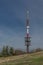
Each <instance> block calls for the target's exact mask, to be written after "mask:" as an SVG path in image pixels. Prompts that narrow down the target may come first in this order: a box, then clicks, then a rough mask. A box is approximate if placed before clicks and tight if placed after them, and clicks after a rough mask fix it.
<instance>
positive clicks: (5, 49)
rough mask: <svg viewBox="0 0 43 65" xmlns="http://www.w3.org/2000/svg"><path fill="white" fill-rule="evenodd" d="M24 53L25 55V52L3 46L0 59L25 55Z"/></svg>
mask: <svg viewBox="0 0 43 65" xmlns="http://www.w3.org/2000/svg"><path fill="white" fill-rule="evenodd" d="M24 53H25V52H24V51H22V50H18V49H16V50H15V49H14V48H13V47H9V46H3V48H2V50H1V52H0V57H7V56H13V55H19V54H24Z"/></svg>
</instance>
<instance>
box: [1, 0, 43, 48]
mask: <svg viewBox="0 0 43 65" xmlns="http://www.w3.org/2000/svg"><path fill="white" fill-rule="evenodd" d="M27 9H28V10H29V12H30V13H29V18H30V35H31V46H30V48H31V49H33V48H37V47H40V48H43V0H0V48H1V47H2V46H3V45H9V46H13V47H14V48H21V49H25V44H24V43H25V42H24V37H25V35H26V34H25V32H26V31H25V22H26V10H27Z"/></svg>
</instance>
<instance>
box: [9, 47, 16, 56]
mask: <svg viewBox="0 0 43 65" xmlns="http://www.w3.org/2000/svg"><path fill="white" fill-rule="evenodd" d="M9 53H10V55H14V54H15V52H14V48H13V47H10V49H9Z"/></svg>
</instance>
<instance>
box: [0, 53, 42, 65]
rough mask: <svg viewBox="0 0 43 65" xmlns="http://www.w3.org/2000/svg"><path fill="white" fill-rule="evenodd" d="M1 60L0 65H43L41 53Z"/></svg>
mask: <svg viewBox="0 0 43 65" xmlns="http://www.w3.org/2000/svg"><path fill="white" fill-rule="evenodd" d="M3 59H4V63H0V65H43V52H38V53H33V54H25V55H20V56H13V57H9V58H3ZM8 59H9V60H8Z"/></svg>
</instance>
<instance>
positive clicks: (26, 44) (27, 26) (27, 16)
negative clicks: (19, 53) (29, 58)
mask: <svg viewBox="0 0 43 65" xmlns="http://www.w3.org/2000/svg"><path fill="white" fill-rule="evenodd" d="M29 29H30V25H29V11H27V13H26V36H25V46H26V51H27V53H29V46H30V42H31V40H30V38H31V37H30V33H29Z"/></svg>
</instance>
